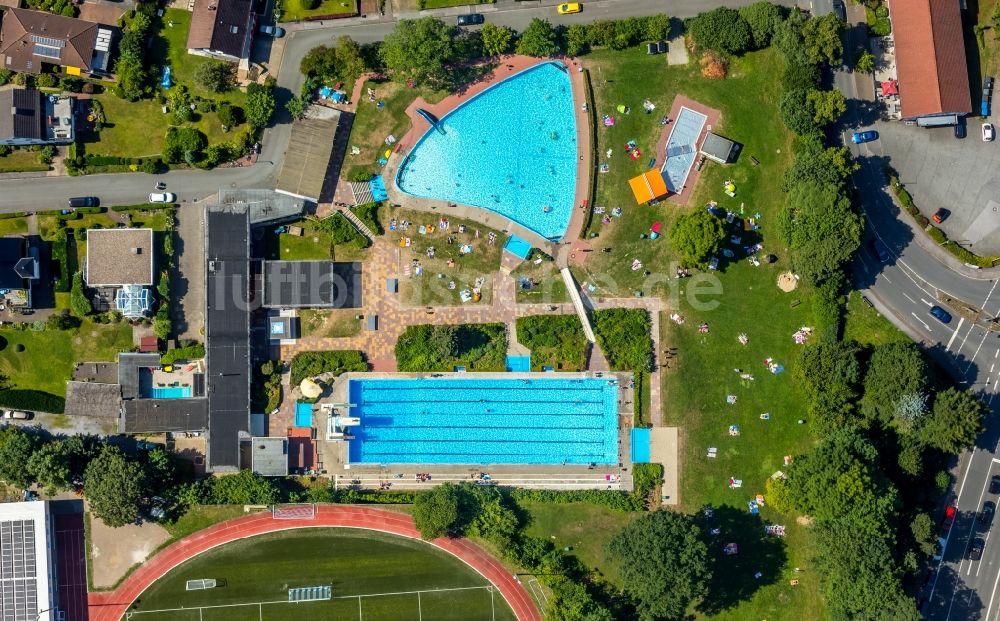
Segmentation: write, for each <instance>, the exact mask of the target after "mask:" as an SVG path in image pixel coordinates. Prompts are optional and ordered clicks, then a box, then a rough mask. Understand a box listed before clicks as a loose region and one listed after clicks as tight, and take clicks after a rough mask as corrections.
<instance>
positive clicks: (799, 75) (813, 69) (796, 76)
mask: <svg viewBox="0 0 1000 621" xmlns="http://www.w3.org/2000/svg"><path fill="white" fill-rule="evenodd" d="M781 86H782V88H783V89H784V90H786V91H794V90H804V91H811V90H812V89H814V88H817V87H818V86H819V67H817V66H816V65H813V64H805V65H799V64H794V63H788V64H786V65H785V70H784V71H783V72H782V74H781Z"/></svg>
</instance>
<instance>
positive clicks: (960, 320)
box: [904, 294, 972, 351]
mask: <svg viewBox="0 0 1000 621" xmlns="http://www.w3.org/2000/svg"><path fill="white" fill-rule="evenodd" d="M904 295H905V294H904ZM963 323H965V317H959V321H958V325H957V326H955V331H954V332H952V333H951V338H950V339H948V344H947V345H945V347H944V348H945V349H951V344H952V343H954V342H955V337H956V336H958V331H959V330H961V329H962V324H963ZM969 332H972V328H971V327H970V328H969ZM968 338H969V335H968V333H966V335H965V339H966V340H967V339H968ZM963 347H965V340H963V341H962V344H961V345H959V346H958V349H959V351H961V350H962V348H963Z"/></svg>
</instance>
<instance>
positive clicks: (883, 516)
mask: <svg viewBox="0 0 1000 621" xmlns="http://www.w3.org/2000/svg"><path fill="white" fill-rule="evenodd" d="M787 475H788V498H789V500H790V501H791V504H792V506H793V507H795V508H796V509H797V510H799V511H801V512H802V513H805V514H807V515H810V516H812V517H813V518H815V519H816V520H817V522H826V523H830V522H838V523H841V524H847V525H849V526H850V528H851V529H852V530H853V531H854V533H855V534H856V535H857V536H859V537H861V536H870V537H875V538H883V539H886V540H891V538H892V537H894V534H895V532H896V531H895V523H896V519H897V515H896V505H897V502H898V499H897V493H896V488H895V487H893V485H892V484H891V483H890V482H889V481H888V480H887V479H886V478H885V476H884V475H883V474H882V472H881V470H879V468H878V450H877V449H876V448H875V447H874V446H873V445H872V444H871V442H870V441H869V440H868V439H866V438H865V437H864V436H862V435H861V434H860V433H859V432H858V431H857V429H856V428H853V427H847V428H844V429H840V430H838V431H835V432H833V433H832V434H830V435H829V436H827V437H826V438H825V439H824V440H822V441H821V442H820V443H819V444H817V445H816V447H815V448H813V449H812V450H811V451H809V452H808V453H806V454H805V455H799V456H798V457H796V458H795V461H793V462H792V464H791V466H789V468H788V471H787Z"/></svg>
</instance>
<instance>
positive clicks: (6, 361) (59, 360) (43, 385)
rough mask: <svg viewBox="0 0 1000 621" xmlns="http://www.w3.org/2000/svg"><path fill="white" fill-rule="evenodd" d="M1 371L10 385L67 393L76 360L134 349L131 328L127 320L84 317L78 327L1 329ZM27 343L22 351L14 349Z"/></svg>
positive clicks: (102, 359)
mask: <svg viewBox="0 0 1000 621" xmlns="http://www.w3.org/2000/svg"><path fill="white" fill-rule="evenodd" d="M0 337H3V339H4V340H5V341H6V347H4V349H3V350H2V351H0V374H2V375H4V376H5V377H6V378H8V380H9V383H10V387H11V388H18V389H33V390H39V391H42V392H47V393H50V394H53V395H58V396H60V397H64V396H66V380H68V379H70V378H71V377H72V375H73V365H74V363H76V362H111V361H113V360H114V358H115V354H117V353H118V352H121V351H129V350H131V349H132V327H131V326H129V325H128V324H126V323H118V324H95V323H93V322H92V321H90V320H84V322H83V324H82V325H81V326H80V328H79V329H77V330H48V329H46V330H42V331H39V332H35V331H34V330H12V329H3V330H0ZM18 344H21V345H24V351H23V352H20V353H19V352H16V351H14V349H15V347H16V346H17V345H18Z"/></svg>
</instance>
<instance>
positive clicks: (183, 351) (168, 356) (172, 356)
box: [160, 343, 205, 364]
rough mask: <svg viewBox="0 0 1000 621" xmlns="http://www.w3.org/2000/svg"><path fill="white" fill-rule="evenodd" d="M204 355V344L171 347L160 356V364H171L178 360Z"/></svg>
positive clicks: (202, 356)
mask: <svg viewBox="0 0 1000 621" xmlns="http://www.w3.org/2000/svg"><path fill="white" fill-rule="evenodd" d="M204 357H205V346H204V345H202V344H201V343H198V344H197V345H192V346H190V347H178V348H176V349H171V350H170V351H168V352H167V353H165V354H163V355H162V356H160V363H161V364H173V363H174V362H176V361H178V360H198V359H199V358H204Z"/></svg>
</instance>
